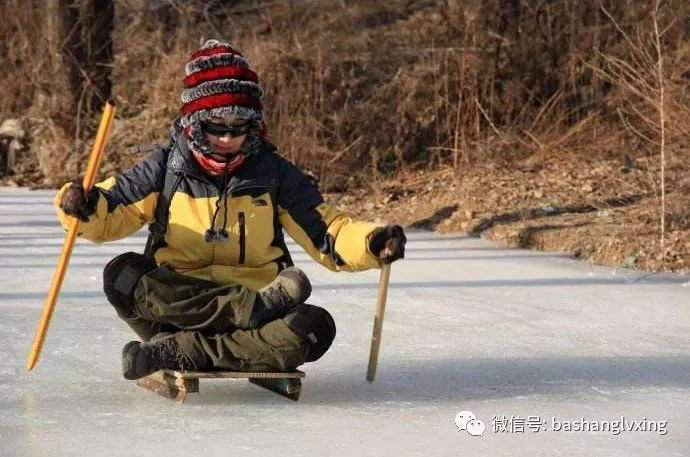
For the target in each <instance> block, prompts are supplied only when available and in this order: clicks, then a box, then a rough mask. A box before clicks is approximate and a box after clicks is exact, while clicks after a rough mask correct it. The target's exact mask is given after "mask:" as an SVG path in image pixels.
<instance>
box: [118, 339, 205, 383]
mask: <svg viewBox="0 0 690 457" xmlns="http://www.w3.org/2000/svg"><path fill="white" fill-rule="evenodd" d="M164 368H167V369H170V370H195V369H197V367H196V366H195V364H194V363H193V362H192V360H191V359H190V358H189V356H187V355H186V354H185V353H184V352H182V349H181V348H180V345H179V344H178V343H177V341H175V336H174V335H171V336H167V337H163V338H160V339H156V340H155V341H150V342H148V343H141V342H139V341H130V342H129V343H127V344H126V345H125V347H124V348H122V374H123V376H124V377H125V379H139V378H142V377H144V376H147V375H150V374H151V373H154V372H156V371H158V370H162V369H164Z"/></svg>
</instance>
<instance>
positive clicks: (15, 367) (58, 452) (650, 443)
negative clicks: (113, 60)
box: [0, 189, 690, 457]
mask: <svg viewBox="0 0 690 457" xmlns="http://www.w3.org/2000/svg"><path fill="white" fill-rule="evenodd" d="M53 195H54V192H51V191H28V190H23V189H2V190H0V259H1V260H0V316H2V317H1V319H0V354H2V355H3V363H2V364H0V456H3V457H14V456H52V457H58V456H86V455H98V456H99V457H109V456H127V457H131V456H137V457H142V456H157V457H158V456H164V457H174V456H185V457H189V456H196V455H205V456H227V455H232V456H236V455H252V456H278V455H285V456H291V457H292V456H316V455H321V456H372V457H373V456H376V457H381V456H451V455H464V454H467V455H486V456H522V455H524V456H540V455H544V456H560V455H563V456H566V455H567V456H569V455H588V456H595V455H596V456H609V457H611V456H626V457H627V456H642V455H644V456H673V455H677V456H687V455H689V454H690V413H688V411H690V277H687V276H682V275H670V274H645V273H641V272H631V271H627V270H621V269H618V270H615V269H612V268H610V267H597V266H591V265H589V264H587V263H584V262H580V261H576V260H573V259H570V258H568V257H566V256H563V255H554V254H548V253H537V252H531V251H525V250H518V249H507V248H502V247H500V246H497V245H495V244H492V243H489V242H487V241H484V240H479V239H473V238H468V237H464V236H458V235H456V236H440V235H436V234H432V233H427V232H412V233H410V234H409V242H408V245H407V259H405V260H404V261H401V262H397V263H395V264H394V265H393V268H392V275H391V287H390V290H389V296H388V304H387V309H386V316H385V321H384V328H383V340H382V347H381V354H380V358H379V365H378V374H377V379H376V381H375V382H374V383H373V384H369V383H367V382H366V381H365V373H366V368H367V360H368V356H369V345H370V340H371V330H372V324H373V316H374V308H375V298H376V288H377V283H378V271H368V272H364V273H357V274H347V273H340V274H336V273H332V272H330V271H328V270H326V269H325V268H323V267H321V266H320V265H318V264H316V263H315V262H313V261H312V260H311V259H310V258H309V257H308V256H307V255H306V254H305V253H304V252H303V251H301V249H299V248H298V247H297V246H295V245H294V244H292V245H291V247H292V248H294V249H293V252H294V259H295V262H296V264H297V266H299V267H301V268H302V269H304V270H305V271H306V272H307V274H308V275H309V277H310V278H311V280H312V284H313V286H314V292H313V295H312V298H311V299H310V302H311V303H313V304H316V305H320V306H324V307H326V308H327V309H328V310H329V311H330V312H331V313H332V314H333V316H334V318H335V320H336V323H337V325H338V335H337V337H336V340H335V342H334V344H333V347H332V348H331V350H330V351H329V352H328V353H327V354H326V355H325V356H324V357H323V358H322V359H321V360H319V361H318V362H316V363H312V364H307V365H305V366H304V367H303V370H304V371H305V372H306V374H307V377H306V379H305V380H304V383H303V387H302V397H301V399H300V401H299V402H296V403H295V402H291V401H289V400H287V399H284V398H283V397H280V396H277V395H275V394H272V393H270V392H268V391H266V390H263V389H260V388H259V387H257V386H254V385H252V384H249V383H248V382H246V380H235V381H227V380H226V381H218V380H214V381H203V380H202V382H201V385H200V390H201V392H200V393H199V394H190V395H188V397H187V401H186V403H185V404H184V405H179V404H175V403H174V402H171V401H169V400H166V399H164V398H162V397H159V396H156V395H154V394H152V393H150V392H148V391H145V390H143V389H140V388H138V387H136V385H135V384H134V382H132V381H126V380H125V379H123V378H122V375H121V373H120V351H121V348H122V346H123V345H124V344H125V343H126V342H128V341H130V340H131V339H133V337H134V334H133V333H131V331H129V329H128V328H127V327H126V325H125V324H124V323H123V322H121V321H120V320H119V319H118V318H117V317H116V315H115V312H114V311H113V310H112V309H111V307H110V305H109V304H108V303H107V302H106V300H105V297H104V296H103V294H102V288H101V287H102V284H101V274H102V268H103V266H104V265H105V263H106V262H107V261H108V260H109V259H110V258H112V257H114V256H115V255H117V254H119V253H121V252H124V251H126V250H138V251H141V250H143V246H144V243H145V239H146V238H145V237H146V233H144V232H140V233H139V234H137V235H136V236H134V237H131V238H129V239H126V240H122V241H120V242H115V243H109V244H106V245H94V244H90V243H88V242H85V241H81V240H79V241H78V242H77V244H76V246H75V249H74V252H73V255H72V260H71V262H70V267H69V269H68V271H67V276H66V278H65V282H64V284H63V287H62V293H61V294H60V297H59V299H58V303H57V307H56V311H55V314H54V316H53V320H52V324H51V327H50V330H49V332H48V336H47V339H46V342H45V345H44V348H43V352H42V356H41V359H40V361H39V363H38V366H37V367H36V369H35V370H34V371H33V372H30V373H28V372H26V371H25V368H24V366H25V363H26V359H27V356H28V354H29V351H30V348H31V343H32V340H33V337H34V333H35V330H36V326H37V324H38V320H39V317H40V314H41V310H42V308H43V304H44V300H45V296H46V294H47V291H48V289H49V286H50V282H51V278H52V275H53V272H54V269H55V265H56V261H57V257H58V255H59V253H60V250H61V247H62V243H63V239H64V232H63V230H62V229H61V228H60V227H59V225H58V222H57V218H56V217H55V214H54V211H53V208H52V205H51V200H52V196H53ZM460 411H472V412H473V413H474V415H475V416H476V417H477V419H479V420H481V421H483V423H484V425H485V428H486V430H485V431H484V435H483V436H472V435H470V434H469V433H468V432H467V431H465V430H462V431H459V430H458V429H457V427H456V425H455V423H454V421H455V417H456V414H457V413H458V412H460ZM566 424H568V425H566ZM569 427H570V428H577V430H569V431H567V430H566V429H567V428H569ZM602 428H603V429H604V430H605V431H601V430H602ZM583 429H585V430H583ZM616 431H617V432H616Z"/></svg>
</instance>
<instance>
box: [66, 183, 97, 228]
mask: <svg viewBox="0 0 690 457" xmlns="http://www.w3.org/2000/svg"><path fill="white" fill-rule="evenodd" d="M82 182H83V178H82V177H79V178H76V179H75V180H74V181H72V183H71V184H70V185H69V187H68V188H67V189H66V190H65V192H64V193H63V194H62V198H61V199H60V208H61V209H62V210H63V211H64V212H65V213H66V214H69V215H70V216H74V217H76V218H78V219H79V220H80V221H82V222H88V221H89V216H91V215H92V214H93V213H95V212H96V203H98V190H97V189H96V188H95V187H94V188H93V189H91V190H90V191H89V195H88V196H87V197H85V196H84V187H83V185H82Z"/></svg>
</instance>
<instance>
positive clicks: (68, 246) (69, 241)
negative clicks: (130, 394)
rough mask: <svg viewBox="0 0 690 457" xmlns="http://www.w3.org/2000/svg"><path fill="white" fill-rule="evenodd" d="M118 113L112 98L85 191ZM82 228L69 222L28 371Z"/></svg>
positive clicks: (100, 127)
mask: <svg viewBox="0 0 690 457" xmlns="http://www.w3.org/2000/svg"><path fill="white" fill-rule="evenodd" d="M114 115H115V104H114V103H113V102H112V101H109V102H108V103H106V105H105V108H104V109H103V115H102V116H101V123H100V124H99V125H98V132H97V133H96V141H95V142H94V144H93V148H92V149H91V156H90V157H89V163H88V165H87V167H86V173H85V175H84V181H83V186H84V192H85V193H88V192H89V191H90V190H91V187H93V183H94V181H95V179H96V171H97V170H98V165H99V163H100V162H101V156H102V155H103V147H104V146H105V140H106V138H107V136H108V131H109V130H110V124H111V122H112V120H113V116H114ZM78 230H79V219H77V218H76V217H72V219H71V221H70V224H69V229H68V231H67V236H65V242H64V244H63V246H62V252H61V253H60V258H59V259H58V264H57V268H56V269H55V274H54V275H53V283H52V284H51V286H50V291H49V292H48V297H46V301H45V305H43V314H42V315H41V321H40V322H39V324H38V329H36V336H35V337H34V343H33V346H32V347H31V354H29V358H28V360H27V361H26V369H27V371H31V370H33V368H34V367H35V366H36V363H37V362H38V357H39V356H40V355H41V349H42V348H43V341H44V339H45V336H46V333H47V332H48V326H49V325H50V319H51V317H52V316H53V311H54V310H55V302H56V300H57V296H58V294H59V293H60V287H61V286H62V280H63V279H64V277H65V272H66V271H67V264H68V263H69V259H70V256H71V255H72V248H73V247H74V240H75V239H76V238H77V232H78Z"/></svg>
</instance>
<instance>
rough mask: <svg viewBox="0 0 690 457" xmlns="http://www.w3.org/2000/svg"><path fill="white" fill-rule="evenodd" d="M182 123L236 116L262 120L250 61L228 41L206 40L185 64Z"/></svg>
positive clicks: (258, 94)
mask: <svg viewBox="0 0 690 457" xmlns="http://www.w3.org/2000/svg"><path fill="white" fill-rule="evenodd" d="M185 75H186V77H185V78H184V86H185V89H184V91H183V92H182V97H181V98H182V103H183V105H182V109H181V112H182V118H181V121H182V126H183V127H185V128H186V127H189V126H190V125H192V124H195V123H197V122H202V121H205V120H209V119H211V118H223V117H226V116H231V115H232V116H238V117H241V118H243V119H248V120H251V121H254V122H255V123H256V124H257V125H258V124H259V123H260V122H261V99H262V98H263V90H262V89H261V86H259V79H258V77H257V75H256V73H254V72H253V71H252V70H251V69H250V68H249V61H248V60H247V59H246V58H245V57H244V56H242V54H241V53H239V52H238V51H236V50H235V49H234V48H233V47H232V45H231V44H229V43H225V42H222V41H218V40H208V41H207V42H206V43H205V44H204V45H203V46H202V47H201V49H199V50H198V51H196V52H195V53H194V54H192V57H191V59H190V61H189V62H188V63H187V65H186V66H185Z"/></svg>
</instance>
